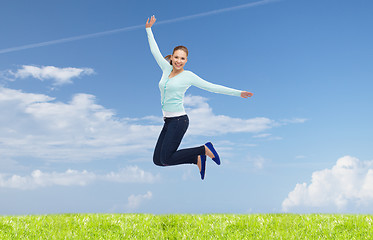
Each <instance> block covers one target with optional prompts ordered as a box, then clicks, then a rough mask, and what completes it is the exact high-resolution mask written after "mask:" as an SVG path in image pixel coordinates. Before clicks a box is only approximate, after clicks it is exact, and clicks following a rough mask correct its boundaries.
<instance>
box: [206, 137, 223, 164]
mask: <svg viewBox="0 0 373 240" xmlns="http://www.w3.org/2000/svg"><path fill="white" fill-rule="evenodd" d="M205 145H206V147H208V149H210V151H211V152H212V154H214V158H213V159H212V160H213V161H214V162H216V164H218V165H220V158H219V155H218V153H217V152H216V150H215V148H214V146H213V145H212V143H211V142H208V143H206V144H205Z"/></svg>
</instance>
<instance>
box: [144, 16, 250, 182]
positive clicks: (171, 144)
mask: <svg viewBox="0 0 373 240" xmlns="http://www.w3.org/2000/svg"><path fill="white" fill-rule="evenodd" d="M155 21H156V19H155V17H154V15H153V16H152V17H151V18H150V21H149V18H148V20H147V21H146V25H145V26H146V32H147V35H148V41H149V45H150V50H151V52H152V54H153V56H154V58H155V60H156V61H157V63H158V65H159V67H160V68H161V69H162V71H163V74H162V78H161V80H160V81H159V89H160V91H161V104H162V112H163V119H164V125H163V129H162V131H161V134H160V135H159V138H158V141H157V144H156V146H155V150H154V155H153V162H154V164H155V165H158V166H173V165H179V164H196V165H197V166H198V169H199V172H200V174H201V178H202V180H203V179H204V177H205V171H206V155H207V156H208V157H209V158H211V159H212V160H213V161H214V162H215V163H216V164H218V165H220V158H219V155H218V153H217V152H216V150H215V149H214V146H213V145H212V143H211V142H208V143H206V144H205V145H202V146H200V147H194V148H186V149H180V150H178V148H179V145H180V143H181V140H182V139H183V136H184V134H185V132H186V130H187V129H188V125H189V119H188V116H187V114H186V112H185V110H184V106H183V102H184V94H185V92H186V90H187V89H188V88H189V87H190V86H192V85H193V86H196V87H198V88H202V89H204V90H207V91H210V92H215V93H221V94H226V95H232V96H238V97H242V98H248V97H251V96H253V94H252V93H250V92H246V91H240V90H236V89H232V88H227V87H224V86H220V85H216V84H212V83H209V82H207V81H205V80H203V79H201V78H200V77H198V76H197V75H196V74H194V73H193V72H191V71H187V70H184V66H185V64H186V62H187V60H188V49H187V48H186V47H184V46H177V47H175V49H174V51H173V53H172V55H168V56H166V57H165V58H163V56H162V54H161V52H160V51H159V48H158V46H157V43H156V41H155V39H154V35H153V33H152V30H151V27H152V26H153V24H154V23H155ZM166 59H167V60H169V61H167V60H166Z"/></svg>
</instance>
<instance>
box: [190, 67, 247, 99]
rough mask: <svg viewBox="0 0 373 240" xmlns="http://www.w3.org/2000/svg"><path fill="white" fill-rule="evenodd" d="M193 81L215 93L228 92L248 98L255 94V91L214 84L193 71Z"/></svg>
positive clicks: (195, 84)
mask: <svg viewBox="0 0 373 240" xmlns="http://www.w3.org/2000/svg"><path fill="white" fill-rule="evenodd" d="M191 83H192V85H194V86H196V87H198V88H202V89H204V90H207V91H210V92H214V93H221V94H226V95H232V96H237V97H242V98H248V97H251V96H253V93H251V92H247V91H241V90H236V89H233V88H228V87H224V86H221V85H218V84H213V83H210V82H207V81H206V80H203V79H202V78H200V77H199V76H197V75H196V74H194V73H192V72H191Z"/></svg>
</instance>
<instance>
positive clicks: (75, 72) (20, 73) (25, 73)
mask: <svg viewBox="0 0 373 240" xmlns="http://www.w3.org/2000/svg"><path fill="white" fill-rule="evenodd" d="M10 73H11V75H13V76H14V77H16V78H28V77H33V78H37V79H39V80H42V81H44V80H52V81H53V85H56V86H58V85H63V84H68V83H72V80H71V79H72V78H76V77H79V76H82V75H91V74H93V73H94V70H93V69H91V68H73V67H68V68H58V67H54V66H42V67H36V66H30V65H23V66H22V68H21V69H18V70H17V71H16V72H15V73H13V72H10Z"/></svg>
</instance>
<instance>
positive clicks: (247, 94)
mask: <svg viewBox="0 0 373 240" xmlns="http://www.w3.org/2000/svg"><path fill="white" fill-rule="evenodd" d="M253 95H254V94H253V93H251V92H246V91H242V92H241V97H242V98H248V97H252V96H253Z"/></svg>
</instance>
